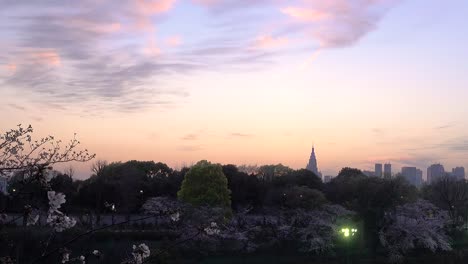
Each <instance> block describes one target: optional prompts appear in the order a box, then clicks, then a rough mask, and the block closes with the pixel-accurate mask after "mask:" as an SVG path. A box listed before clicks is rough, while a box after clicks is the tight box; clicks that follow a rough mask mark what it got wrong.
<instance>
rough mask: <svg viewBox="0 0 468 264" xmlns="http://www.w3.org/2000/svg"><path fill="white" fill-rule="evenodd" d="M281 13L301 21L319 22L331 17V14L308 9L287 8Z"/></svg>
mask: <svg viewBox="0 0 468 264" xmlns="http://www.w3.org/2000/svg"><path fill="white" fill-rule="evenodd" d="M281 12H282V13H284V14H286V15H288V16H290V17H292V18H295V19H298V20H300V21H306V22H307V21H319V20H322V19H326V18H328V17H329V15H330V14H329V13H326V12H323V11H319V10H312V9H307V8H298V7H286V8H282V9H281Z"/></svg>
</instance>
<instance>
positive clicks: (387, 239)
mask: <svg viewBox="0 0 468 264" xmlns="http://www.w3.org/2000/svg"><path fill="white" fill-rule="evenodd" d="M448 219H449V218H448V214H447V212H445V211H442V210H440V209H439V208H437V207H436V206H434V205H433V204H431V203H429V202H427V201H424V200H419V201H417V202H415V203H410V204H405V205H403V206H399V207H397V208H396V209H395V211H393V212H388V213H386V217H385V220H386V223H385V224H384V226H383V228H382V229H381V230H380V232H379V238H380V242H381V243H382V245H383V246H384V247H385V248H386V249H387V251H388V253H389V258H390V261H392V262H401V261H403V257H404V255H405V254H406V253H407V252H408V251H410V250H412V249H415V248H426V249H429V250H431V251H433V252H434V251H436V250H451V246H450V238H449V237H448V236H447V235H446V234H445V231H444V226H445V225H446V224H447V222H448Z"/></svg>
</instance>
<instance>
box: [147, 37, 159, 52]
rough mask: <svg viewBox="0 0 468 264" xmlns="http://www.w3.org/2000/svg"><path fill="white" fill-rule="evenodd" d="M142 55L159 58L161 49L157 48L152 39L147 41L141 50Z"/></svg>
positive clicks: (154, 40)
mask: <svg viewBox="0 0 468 264" xmlns="http://www.w3.org/2000/svg"><path fill="white" fill-rule="evenodd" d="M143 53H144V54H145V55H147V56H159V55H160V54H161V49H160V48H159V47H158V45H157V43H156V39H155V38H154V37H151V38H149V39H148V41H147V43H146V45H145V47H144V48H143Z"/></svg>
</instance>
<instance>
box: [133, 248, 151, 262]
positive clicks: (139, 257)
mask: <svg viewBox="0 0 468 264" xmlns="http://www.w3.org/2000/svg"><path fill="white" fill-rule="evenodd" d="M150 254H151V251H150V249H149V247H148V246H147V245H146V244H144V243H142V244H140V245H138V246H135V245H133V252H132V256H133V262H134V263H135V264H142V263H143V261H144V260H145V259H146V258H148V257H149V256H150Z"/></svg>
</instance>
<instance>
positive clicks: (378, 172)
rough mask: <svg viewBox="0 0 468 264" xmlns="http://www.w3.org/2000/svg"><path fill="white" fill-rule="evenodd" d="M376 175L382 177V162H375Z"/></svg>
mask: <svg viewBox="0 0 468 264" xmlns="http://www.w3.org/2000/svg"><path fill="white" fill-rule="evenodd" d="M375 176H377V177H382V163H376V164H375Z"/></svg>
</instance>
